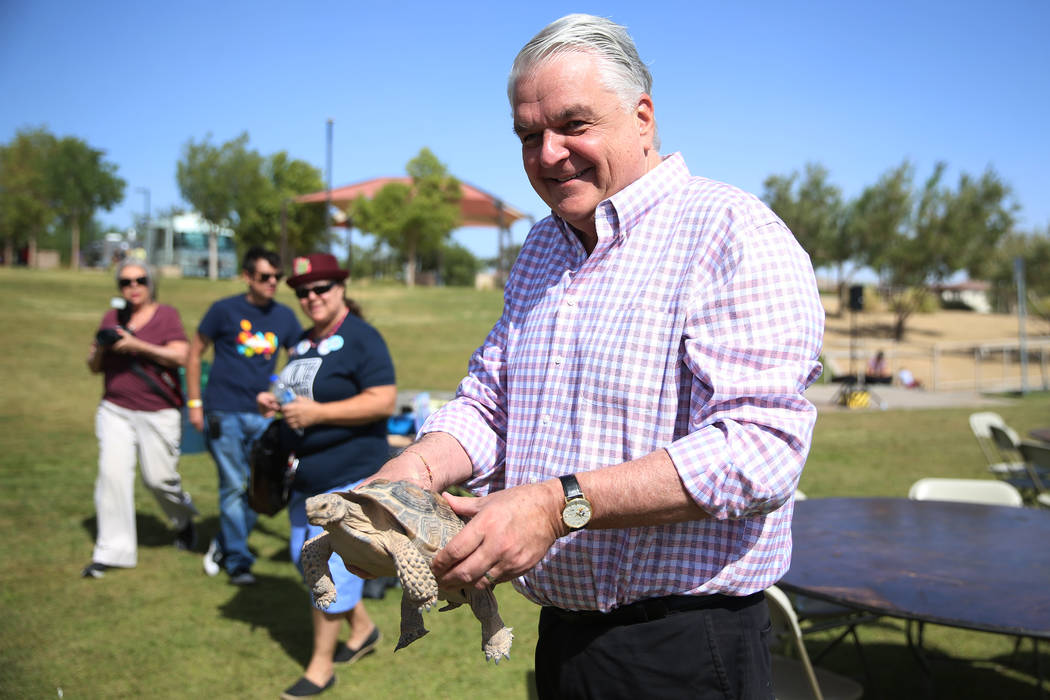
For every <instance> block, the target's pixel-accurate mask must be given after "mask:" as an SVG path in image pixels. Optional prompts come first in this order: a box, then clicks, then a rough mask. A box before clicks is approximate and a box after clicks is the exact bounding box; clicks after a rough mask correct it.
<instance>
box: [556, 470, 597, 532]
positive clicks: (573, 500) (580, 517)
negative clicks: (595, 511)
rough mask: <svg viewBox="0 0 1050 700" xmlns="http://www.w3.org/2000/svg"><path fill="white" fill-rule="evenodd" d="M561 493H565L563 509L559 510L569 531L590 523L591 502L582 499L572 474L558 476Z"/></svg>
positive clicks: (577, 483) (581, 492)
mask: <svg viewBox="0 0 1050 700" xmlns="http://www.w3.org/2000/svg"><path fill="white" fill-rule="evenodd" d="M558 480H559V481H561V488H562V491H564V492H565V507H564V508H562V510H561V519H562V522H564V523H565V524H566V525H567V526H568V528H569V530H579V529H581V528H584V527H586V526H587V523H589V522H590V521H591V502H590V501H588V500H587V499H586V498H584V497H583V490H582V489H581V488H580V482H579V481H577V480H576V477H575V476H574V475H572V474H566V475H565V476H559V477H558Z"/></svg>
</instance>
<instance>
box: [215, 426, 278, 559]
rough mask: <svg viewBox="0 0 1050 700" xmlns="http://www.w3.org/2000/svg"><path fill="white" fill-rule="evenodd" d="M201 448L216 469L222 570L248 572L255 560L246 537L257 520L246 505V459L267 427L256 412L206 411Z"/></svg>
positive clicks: (247, 475)
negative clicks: (214, 433)
mask: <svg viewBox="0 0 1050 700" xmlns="http://www.w3.org/2000/svg"><path fill="white" fill-rule="evenodd" d="M207 419H208V420H207V421H206V423H207V424H206V425H205V430H204V435H205V440H204V442H205V445H207V447H208V452H210V453H211V456H212V458H213V459H214V460H215V465H216V466H217V467H218V470H219V536H218V540H219V549H220V550H221V551H222V553H223V556H224V561H223V564H224V566H225V567H226V571H227V572H229V573H231V574H232V573H234V572H236V571H239V570H244V569H250V568H251V566H252V564H254V563H255V557H254V556H253V555H252V553H251V552H250V551H249V550H248V534H249V533H250V532H251V531H252V527H254V526H255V521H256V520H257V519H258V518H259V515H258V513H256V512H255V511H254V510H252V509H251V506H249V505H248V477H249V474H250V472H251V470H250V467H249V463H248V460H249V458H250V456H251V450H252V443H254V442H255V440H256V439H257V438H258V437H259V436H260V435H262V434H263V431H265V430H266V426H268V425H269V424H270V419H269V418H263V417H262V416H261V415H259V414H258V413H249V412H243V413H242V412H238V411H208V414H207ZM213 423H217V424H218V428H219V431H218V433H219V434H218V435H217V436H216V437H212V436H211V432H212V429H211V426H212V425H213Z"/></svg>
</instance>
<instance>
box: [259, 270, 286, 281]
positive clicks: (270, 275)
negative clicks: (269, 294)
mask: <svg viewBox="0 0 1050 700" xmlns="http://www.w3.org/2000/svg"><path fill="white" fill-rule="evenodd" d="M282 277H284V273H283V272H260V273H259V274H257V275H256V276H255V281H256V282H269V281H270V280H273V281H274V282H280V281H281V278H282Z"/></svg>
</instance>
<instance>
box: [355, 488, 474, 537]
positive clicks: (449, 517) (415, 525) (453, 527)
mask: <svg viewBox="0 0 1050 700" xmlns="http://www.w3.org/2000/svg"><path fill="white" fill-rule="evenodd" d="M340 495H341V496H343V497H344V498H346V499H347V500H349V501H353V502H355V503H357V504H358V505H360V506H361V508H362V509H363V510H364V511H365V513H367V514H368V515H370V516H371V519H372V523H373V524H374V525H375V526H376V527H377V528H378V529H382V527H384V526H385V527H393V526H394V524H395V523H396V526H397V527H399V528H400V529H401V530H403V531H404V533H405V535H406V536H407V537H409V538H411V539H412V541H413V543H414V544H415V545H416V546H417V547H418V548H419V549H420V551H422V552H424V553H425V554H428V555H429V556H433V555H434V554H435V553H436V552H437V551H438V550H439V549H441V548H442V547H444V546H445V545H446V544H447V543H448V541H449V540H451V539H452V537H453V536H454V535H455V534H456V533H457V532H459V531H460V530H462V529H463V521H462V520H461V519H460V518H459V516H458V515H456V513H455V512H454V511H453V510H452V508H451V507H450V506H449V504H448V501H446V500H445V499H444V498H443V497H442V496H440V495H439V494H436V493H434V492H433V491H427V490H425V489H422V488H420V487H419V486H416V485H415V484H413V483H411V482H409V481H388V480H386V479H376V480H375V481H372V482H369V483H367V484H365V485H364V486H361V487H359V488H357V489H355V490H353V491H347V492H343V493H341V494H340ZM383 513H385V514H386V515H387V517H382V514H383Z"/></svg>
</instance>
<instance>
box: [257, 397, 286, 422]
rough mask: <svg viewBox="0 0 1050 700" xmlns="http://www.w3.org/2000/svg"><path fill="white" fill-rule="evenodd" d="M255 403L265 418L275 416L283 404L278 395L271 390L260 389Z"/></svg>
mask: <svg viewBox="0 0 1050 700" xmlns="http://www.w3.org/2000/svg"><path fill="white" fill-rule="evenodd" d="M255 405H256V406H258V407H259V413H261V414H262V416H263V418H273V417H274V416H275V415H276V414H277V412H278V411H280V410H281V404H279V403H278V402H277V397H276V396H274V395H273V394H272V393H270V392H269V391H260V392H259V393H258V394H256V395H255Z"/></svg>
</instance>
